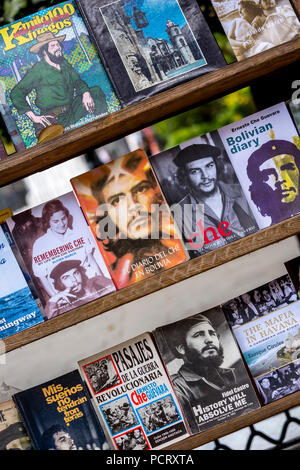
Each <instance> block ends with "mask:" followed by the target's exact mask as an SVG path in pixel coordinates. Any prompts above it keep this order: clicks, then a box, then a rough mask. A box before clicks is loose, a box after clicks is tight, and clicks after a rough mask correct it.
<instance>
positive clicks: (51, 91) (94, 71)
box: [0, 0, 120, 150]
mask: <svg viewBox="0 0 300 470" xmlns="http://www.w3.org/2000/svg"><path fill="white" fill-rule="evenodd" d="M0 90H1V93H0V96H1V113H2V114H3V119H4V121H5V123H6V126H7V129H8V131H9V132H10V133H11V137H12V140H13V143H14V145H15V147H16V149H17V150H20V139H21V140H22V142H23V144H24V145H25V147H31V146H33V145H35V144H36V143H38V142H42V141H44V140H46V139H48V138H50V137H54V136H56V135H60V134H62V133H63V132H64V131H68V130H70V129H73V128H75V127H79V126H82V125H83V124H86V123H88V122H91V121H93V120H95V119H98V118H100V117H102V116H105V115H107V114H108V113H111V112H114V111H117V110H118V109H120V104H119V101H118V99H117V97H116V95H115V92H114V89H113V87H112V85H111V82H110V80H109V79H108V77H107V75H106V72H105V69H104V67H103V65H102V62H101V60H100V58H99V56H98V54H97V51H96V49H95V47H94V45H93V43H92V42H91V39H90V36H89V34H88V31H87V29H86V27H85V25H84V22H83V20H82V18H81V16H80V14H79V12H78V10H77V8H76V5H75V3H74V2H73V1H72V0H71V1H66V2H63V3H60V4H58V5H54V6H51V7H49V8H46V9H44V10H40V11H38V12H37V13H35V14H32V15H29V16H27V17H25V18H22V19H20V20H17V21H14V22H13V23H11V24H8V25H6V26H3V27H1V28H0ZM50 126H51V127H50ZM16 131H17V132H16Z"/></svg>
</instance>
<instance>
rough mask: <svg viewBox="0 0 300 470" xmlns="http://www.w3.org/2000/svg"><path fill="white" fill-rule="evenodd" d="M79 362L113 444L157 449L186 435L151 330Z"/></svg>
mask: <svg viewBox="0 0 300 470" xmlns="http://www.w3.org/2000/svg"><path fill="white" fill-rule="evenodd" d="M78 366H79V369H80V372H81V375H82V377H83V379H84V380H85V382H86V383H87V386H88V388H89V390H90V393H91V396H92V400H93V402H94V404H95V408H96V410H97V414H98V417H99V419H100V422H101V423H102V426H103V427H105V429H106V430H107V433H108V435H109V438H110V441H111V446H112V448H113V449H116V450H149V449H155V450H158V449H163V448H164V447H166V446H168V445H171V444H173V443H175V442H177V441H179V440H181V439H184V438H185V437H188V432H187V430H186V427H185V423H184V420H183V418H182V414H181V410H180V406H179V404H178V401H177V399H176V396H175V394H174V392H173V390H172V386H171V384H170V382H169V380H168V377H167V374H166V372H165V369H164V366H163V364H162V362H161V359H160V357H159V355H158V352H157V350H156V347H155V345H154V343H153V340H152V338H151V335H150V334H149V333H144V334H142V335H139V336H137V337H135V338H133V339H131V340H129V341H126V342H124V343H122V344H119V345H116V346H115V347H113V348H109V349H107V350H106V351H103V352H100V353H98V354H94V355H93V356H90V357H87V358H86V359H82V360H80V361H79V362H78Z"/></svg>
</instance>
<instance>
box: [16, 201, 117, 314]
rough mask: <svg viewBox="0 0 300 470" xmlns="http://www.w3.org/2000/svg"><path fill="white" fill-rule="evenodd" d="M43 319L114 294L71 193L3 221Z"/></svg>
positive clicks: (111, 282)
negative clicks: (42, 312) (8, 230)
mask: <svg viewBox="0 0 300 470" xmlns="http://www.w3.org/2000/svg"><path fill="white" fill-rule="evenodd" d="M7 224H8V226H9V228H10V231H11V233H12V236H13V237H14V240H15V242H16V244H17V246H18V248H19V251H20V253H21V255H22V257H23V260H24V263H25V266H26V268H27V270H28V272H29V274H30V276H31V278H32V281H33V283H34V286H35V288H36V291H37V293H38V296H39V298H40V300H41V302H42V305H43V308H44V311H45V315H46V317H47V319H50V318H53V317H56V316H57V315H61V314H62V313H65V312H67V311H69V310H72V309H74V308H76V307H79V306H80V305H83V304H86V303H88V302H91V301H92V300H95V299H98V298H100V297H103V296H104V295H107V294H109V293H111V292H114V291H115V286H114V283H113V281H112V279H111V277H110V275H109V272H108V269H107V267H106V265H105V262H104V260H103V258H102V256H101V253H100V251H99V249H98V247H97V244H96V243H95V241H94V238H93V235H92V233H91V231H90V229H89V227H88V225H87V222H86V220H85V218H84V216H83V214H82V211H81V208H80V206H79V205H78V202H77V200H76V197H75V195H74V193H73V192H69V193H66V194H64V195H62V196H59V197H57V198H56V199H51V200H50V201H47V202H46V203H43V204H40V205H38V206H36V207H33V208H32V209H28V210H26V211H23V212H20V213H19V214H17V215H14V216H12V217H11V218H9V219H7Z"/></svg>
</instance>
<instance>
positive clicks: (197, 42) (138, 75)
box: [76, 0, 226, 107]
mask: <svg viewBox="0 0 300 470" xmlns="http://www.w3.org/2000/svg"><path fill="white" fill-rule="evenodd" d="M76 3H77V4H78V7H79V10H80V11H81V13H82V15H83V16H84V17H85V19H86V22H87V26H88V28H89V30H90V32H91V34H92V36H93V38H94V40H95V44H96V46H97V49H98V51H99V54H100V56H101V58H102V60H103V62H104V63H105V65H106V69H107V72H108V74H109V75H110V79H111V81H112V83H113V84H114V87H115V89H116V92H117V95H118V98H119V100H120V101H121V103H122V105H123V107H125V106H129V105H131V104H132V103H134V102H136V101H139V100H141V99H145V98H148V97H150V96H153V95H154V94H156V93H159V92H161V91H164V90H167V89H169V88H171V87H174V86H175V85H178V84H179V83H183V82H186V81H188V80H191V79H193V78H196V77H199V76H201V75H203V74H206V73H208V72H211V71H213V70H217V69H219V68H220V67H223V66H225V65H226V60H225V59H224V57H223V54H222V52H221V50H220V48H219V46H218V44H217V42H216V40H215V38H214V36H213V34H212V32H211V30H210V28H209V25H208V23H207V22H206V18H205V17H204V15H203V14H202V11H201V9H200V7H199V4H198V2H197V0H164V1H161V0H77V2H76Z"/></svg>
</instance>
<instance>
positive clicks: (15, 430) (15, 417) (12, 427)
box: [0, 400, 32, 450]
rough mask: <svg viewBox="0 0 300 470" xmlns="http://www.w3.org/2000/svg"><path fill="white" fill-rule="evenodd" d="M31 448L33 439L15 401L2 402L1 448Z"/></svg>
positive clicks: (0, 423)
mask: <svg viewBox="0 0 300 470" xmlns="http://www.w3.org/2000/svg"><path fill="white" fill-rule="evenodd" d="M31 449H32V445H31V441H30V439H29V436H28V434H27V432H26V430H25V429H24V425H23V423H22V420H21V417H20V415H19V412H18V409H17V407H16V405H15V403H14V401H13V400H8V401H6V402H4V403H0V450H31Z"/></svg>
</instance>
